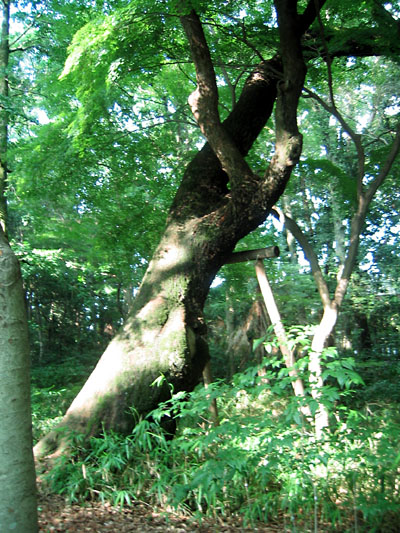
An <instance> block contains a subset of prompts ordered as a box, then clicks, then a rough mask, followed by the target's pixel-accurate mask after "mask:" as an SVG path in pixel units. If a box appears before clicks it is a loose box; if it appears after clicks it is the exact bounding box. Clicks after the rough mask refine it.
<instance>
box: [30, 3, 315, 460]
mask: <svg viewBox="0 0 400 533" xmlns="http://www.w3.org/2000/svg"><path fill="white" fill-rule="evenodd" d="M315 6H316V2H315V1H310V3H309V6H308V8H307V9H306V10H305V12H304V13H303V15H301V16H299V15H298V14H297V11H296V3H295V2H294V3H293V2H291V1H290V2H289V1H287V0H285V1H279V2H277V9H278V12H279V20H280V27H281V29H280V31H281V43H282V46H281V57H282V60H281V59H280V58H274V59H271V60H270V61H264V62H262V63H261V64H260V65H259V66H258V67H257V68H256V69H255V70H254V72H253V73H252V74H251V75H250V77H249V79H248V80H247V82H246V83H245V85H244V88H243V91H242V94H241V96H240V98H239V100H238V102H237V104H236V106H235V108H234V109H233V111H232V113H231V114H230V116H229V117H228V118H227V120H226V121H225V122H224V123H223V124H221V123H220V122H219V116H218V105H217V100H218V99H217V87H216V82H215V75H214V73H213V68H212V63H211V60H210V55H209V51H208V49H207V45H206V43H205V38H204V34H203V32H202V28H201V24H200V22H199V20H198V17H197V15H196V14H195V13H194V12H191V13H190V14H189V15H185V16H183V17H181V20H182V24H183V25H184V29H185V32H186V34H187V37H188V40H189V43H190V46H191V52H192V56H193V60H194V62H195V66H196V76H197V81H198V89H197V91H195V93H194V94H193V95H191V97H190V99H189V102H190V104H191V107H192V111H193V113H194V115H195V117H196V120H197V121H198V123H199V126H200V128H201V130H202V131H203V133H204V134H205V135H206V137H207V139H208V141H209V143H210V144H206V145H205V146H204V148H203V149H202V150H201V151H200V152H199V154H198V155H197V156H196V157H195V158H194V159H193V161H192V162H191V163H190V164H189V166H188V168H187V169H186V172H185V174H184V177H183V180H182V183H181V186H180V188H179V190H178V191H177V194H176V196H175V199H174V201H173V204H172V207H171V210H170V213H169V217H168V220H167V226H166V229H165V232H164V235H163V237H162V239H161V242H160V244H159V246H158V247H157V249H156V251H155V253H154V256H153V258H152V260H151V262H150V264H149V266H148V269H147V272H146V274H145V276H144V279H143V282H142V285H141V287H140V290H139V292H138V294H137V296H136V298H135V301H134V303H133V307H132V310H131V313H130V316H129V318H128V320H127V321H126V323H125V325H124V327H123V329H122V331H121V332H120V333H118V334H117V335H116V336H115V338H114V339H113V340H112V342H111V343H110V345H109V347H108V348H107V350H106V351H105V353H104V354H103V356H102V357H101V359H100V361H99V363H98V365H97V366H96V368H95V369H94V371H93V373H92V375H91V376H90V377H89V379H88V381H87V382H86V384H85V385H84V387H83V389H82V390H81V392H80V393H79V394H78V396H77V397H76V399H75V400H74V402H73V403H72V405H71V407H70V408H69V409H68V411H67V413H66V416H65V417H64V420H63V421H62V423H61V426H64V427H67V428H69V429H75V430H78V431H83V432H85V433H86V434H87V433H89V434H95V433H99V432H100V431H101V428H102V426H103V427H105V428H109V427H112V428H113V429H115V430H117V431H129V430H130V429H131V428H132V425H133V424H134V417H133V416H132V414H131V412H130V408H131V407H134V408H135V409H136V411H137V412H138V413H139V415H146V414H147V413H148V412H149V411H151V410H152V409H153V408H154V407H156V406H157V404H158V403H159V402H160V401H162V400H164V399H165V398H166V397H168V395H169V388H168V386H167V385H164V386H161V387H156V386H151V385H152V383H153V382H154V380H155V379H156V378H158V377H159V376H160V374H164V375H165V377H166V379H167V381H169V382H170V383H171V384H172V385H173V387H174V390H191V389H192V388H193V387H194V386H195V385H196V383H197V382H198V381H199V380H200V378H201V374H202V371H203V369H204V366H205V364H206V363H207V361H208V359H209V353H208V347H207V343H206V327H205V324H204V318H203V305H204V302H205V299H206V296H207V293H208V290H209V287H210V284H211V282H212V280H213V278H214V277H215V275H216V273H217V272H218V270H219V268H220V267H221V266H222V265H223V264H224V263H225V262H226V259H227V257H228V256H229V255H230V254H231V253H232V251H233V249H234V247H235V245H236V243H237V242H238V240H239V239H241V238H242V237H244V236H245V235H247V234H248V233H249V232H251V231H252V230H254V229H255V228H256V227H257V226H258V225H259V224H260V223H262V222H263V221H264V220H265V218H266V216H267V215H268V213H269V211H270V209H271V207H272V206H273V204H274V203H275V201H276V200H277V199H278V198H279V196H280V195H281V194H282V192H283V190H284V188H285V186H286V183H287V181H288V179H289V177H290V173H291V171H292V169H293V167H294V166H295V165H296V164H297V161H298V159H299V156H300V153H301V146H302V137H301V135H300V133H299V131H298V129H297V122H296V115H297V104H298V99H299V97H300V94H301V90H302V87H303V84H304V76H305V65H304V61H303V58H302V54H301V46H300V36H301V33H302V32H303V31H305V29H306V28H307V27H308V26H309V24H311V22H312V21H313V20H314V17H315ZM282 63H283V68H282ZM210 67H211V68H210ZM282 71H283V74H282ZM278 80H279V81H280V85H279V90H278V89H277V82H278ZM277 94H278V99H277V106H276V132H277V135H276V137H277V141H276V153H275V155H274V157H273V158H272V160H271V163H270V166H269V168H268V169H267V171H266V173H265V175H264V176H262V177H259V176H256V175H255V174H254V173H253V172H252V171H251V170H250V168H249V167H248V165H247V163H246V161H245V160H244V155H246V154H247V152H248V151H249V149H250V148H251V146H252V144H253V142H254V141H255V139H256V138H257V136H258V135H259V133H260V131H261V129H262V128H263V127H264V125H265V123H266V121H267V120H268V119H269V117H270V115H271V112H272V109H273V106H274V103H275V100H276V98H277ZM211 146H212V148H211ZM228 184H229V187H228ZM60 434H61V433H60V432H57V431H56V432H52V433H50V434H49V435H47V436H46V437H45V438H44V439H42V440H41V441H40V442H39V443H38V445H37V446H36V449H35V453H37V454H38V455H42V454H45V453H48V452H49V451H51V450H56V449H58V450H60V449H61V448H62V443H60ZM60 445H61V448H60Z"/></svg>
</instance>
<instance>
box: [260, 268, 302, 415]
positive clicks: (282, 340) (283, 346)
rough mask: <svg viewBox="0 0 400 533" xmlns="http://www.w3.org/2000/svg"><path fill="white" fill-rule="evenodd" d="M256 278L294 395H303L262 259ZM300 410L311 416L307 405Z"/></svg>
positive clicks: (292, 354)
mask: <svg viewBox="0 0 400 533" xmlns="http://www.w3.org/2000/svg"><path fill="white" fill-rule="evenodd" d="M255 268H256V274H257V280H258V283H259V285H260V289H261V293H262V295H263V298H264V302H265V306H266V308H267V311H268V315H269V318H270V320H271V324H272V326H273V328H274V332H275V335H276V338H277V339H278V343H279V348H280V351H281V353H282V355H283V359H284V362H285V366H286V368H287V369H288V370H289V376H290V377H291V378H292V388H293V392H294V394H295V395H296V396H299V397H304V396H305V394H304V383H303V380H302V379H301V378H300V376H299V373H298V371H297V369H296V367H295V364H296V358H295V355H294V352H293V350H291V349H290V348H289V342H288V338H287V335H286V330H285V326H284V325H283V322H282V319H281V314H280V312H279V309H278V306H277V305H276V302H275V298H274V294H273V292H272V289H271V285H270V283H269V281H268V278H267V274H266V272H265V268H264V264H263V261H262V259H258V260H257V261H256V267H255ZM301 412H302V413H303V414H304V415H305V416H306V417H310V418H311V411H310V408H309V407H308V406H307V405H303V406H301Z"/></svg>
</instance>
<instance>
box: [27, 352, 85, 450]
mask: <svg viewBox="0 0 400 533" xmlns="http://www.w3.org/2000/svg"><path fill="white" fill-rule="evenodd" d="M93 365H94V362H93V358H91V359H90V358H89V359H88V360H82V359H81V358H77V357H76V358H72V357H71V358H69V359H67V360H66V361H64V362H63V363H61V364H60V363H58V364H56V363H53V364H46V365H43V366H38V367H35V368H33V369H32V378H31V381H32V386H31V403H32V428H33V441H34V444H36V442H37V441H38V440H39V439H40V437H42V436H43V435H44V434H45V433H47V432H48V431H50V430H51V429H53V428H54V427H55V426H56V425H57V424H58V422H59V421H60V420H61V418H62V416H63V415H64V414H65V411H66V410H67V409H68V407H69V406H70V404H71V403H72V400H73V399H74V398H75V396H76V395H77V394H78V392H79V390H80V389H81V387H82V385H83V384H84V382H85V381H86V379H87V377H88V376H89V374H90V371H91V370H92V368H93Z"/></svg>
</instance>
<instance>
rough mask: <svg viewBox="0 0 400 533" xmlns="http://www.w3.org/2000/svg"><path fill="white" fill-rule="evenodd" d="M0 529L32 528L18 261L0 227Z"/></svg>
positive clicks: (26, 531)
mask: <svg viewBox="0 0 400 533" xmlns="http://www.w3.org/2000/svg"><path fill="white" fill-rule="evenodd" d="M0 382H1V387H0V531H2V532H3V531H4V532H6V531H16V532H18V533H34V532H36V531H37V527H38V526H37V510H36V476H35V467H34V462H33V454H32V429H31V410H30V377H29V342H28V323H27V319H26V314H25V302H24V298H23V289H22V278H21V273H20V269H19V264H18V261H17V259H16V257H15V255H14V254H13V252H12V250H11V248H10V247H9V245H8V242H7V240H6V238H5V237H4V232H3V231H2V230H0Z"/></svg>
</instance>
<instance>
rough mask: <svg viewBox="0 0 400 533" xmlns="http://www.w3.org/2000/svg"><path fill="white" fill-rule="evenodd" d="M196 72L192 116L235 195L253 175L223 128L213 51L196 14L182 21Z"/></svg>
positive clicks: (190, 98) (187, 16) (190, 103)
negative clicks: (241, 185) (242, 183)
mask: <svg viewBox="0 0 400 533" xmlns="http://www.w3.org/2000/svg"><path fill="white" fill-rule="evenodd" d="M180 20H181V23H182V26H183V29H184V31H185V34H186V37H187V39H188V42H189V46H190V51H191V55H192V59H193V62H194V65H195V69H196V81H197V88H196V90H195V91H194V92H193V93H192V94H191V95H190V96H189V105H190V108H191V110H192V113H193V115H194V117H195V119H196V121H197V123H198V125H199V127H200V130H201V132H202V133H203V135H204V136H205V137H206V139H207V140H208V142H209V143H210V146H211V148H212V150H213V152H214V153H215V155H216V156H217V157H218V160H219V162H220V163H221V166H222V169H223V170H224V171H225V172H226V173H227V175H228V176H229V179H230V182H231V189H232V194H233V195H234V194H235V189H237V187H238V186H239V185H240V184H241V182H242V181H243V180H244V179H245V178H246V177H247V178H248V177H252V176H253V172H252V170H251V169H250V167H249V165H248V164H247V163H246V161H245V159H244V158H243V156H242V154H241V153H240V151H239V149H238V148H237V146H236V145H235V143H234V142H233V141H232V139H231V138H230V136H229V135H228V133H227V131H226V130H225V129H224V127H223V126H222V124H221V120H220V116H219V111H218V88H217V83H216V78H215V71H214V66H213V62H212V59H211V54H210V50H209V48H208V45H207V41H206V38H205V35H204V31H203V27H202V24H201V22H200V19H199V17H198V15H197V13H195V11H194V10H192V11H191V12H190V13H189V14H188V15H182V16H181V17H180Z"/></svg>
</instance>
